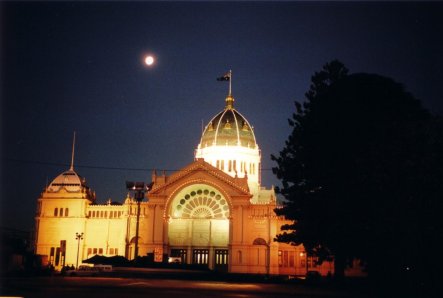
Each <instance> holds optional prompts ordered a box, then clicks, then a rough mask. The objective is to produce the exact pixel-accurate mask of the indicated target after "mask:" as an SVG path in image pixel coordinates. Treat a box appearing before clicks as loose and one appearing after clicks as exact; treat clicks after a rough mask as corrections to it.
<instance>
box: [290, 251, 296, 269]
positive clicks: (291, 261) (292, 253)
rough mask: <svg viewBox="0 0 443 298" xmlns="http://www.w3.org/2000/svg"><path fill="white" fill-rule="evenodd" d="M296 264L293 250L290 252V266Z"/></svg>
mask: <svg viewBox="0 0 443 298" xmlns="http://www.w3.org/2000/svg"><path fill="white" fill-rule="evenodd" d="M294 266H295V255H294V252H293V251H290V252H289V267H294Z"/></svg>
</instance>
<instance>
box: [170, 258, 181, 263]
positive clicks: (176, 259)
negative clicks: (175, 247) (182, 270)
mask: <svg viewBox="0 0 443 298" xmlns="http://www.w3.org/2000/svg"><path fill="white" fill-rule="evenodd" d="M181 262H182V258H180V257H169V258H168V263H170V264H171V263H172V264H181Z"/></svg>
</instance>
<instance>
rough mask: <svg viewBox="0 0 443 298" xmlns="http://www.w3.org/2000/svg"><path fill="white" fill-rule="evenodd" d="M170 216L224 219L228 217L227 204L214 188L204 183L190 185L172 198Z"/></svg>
mask: <svg viewBox="0 0 443 298" xmlns="http://www.w3.org/2000/svg"><path fill="white" fill-rule="evenodd" d="M171 216H172V217H173V218H184V219H187V218H189V219H211V218H213V219H226V218H229V205H228V202H227V200H226V198H225V197H224V196H223V195H222V194H221V193H220V192H219V191H218V190H216V189H215V188H213V187H211V186H209V185H204V184H199V185H192V186H190V187H186V188H185V189H183V190H182V191H180V193H178V194H177V196H176V197H175V198H174V200H173V202H172V206H171Z"/></svg>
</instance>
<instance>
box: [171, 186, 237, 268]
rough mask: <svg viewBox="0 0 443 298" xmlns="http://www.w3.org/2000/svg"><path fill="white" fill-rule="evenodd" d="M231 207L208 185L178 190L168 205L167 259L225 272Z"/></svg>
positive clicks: (226, 199) (219, 192)
mask: <svg viewBox="0 0 443 298" xmlns="http://www.w3.org/2000/svg"><path fill="white" fill-rule="evenodd" d="M230 209H231V208H230V204H229V201H228V198H226V197H225V196H224V195H223V193H222V192H221V191H219V190H218V189H216V188H215V187H213V186H211V185H207V184H193V185H189V186H186V187H184V188H183V189H181V190H180V191H179V192H178V193H177V194H175V195H174V197H173V198H172V199H171V203H170V205H169V220H168V243H169V248H170V255H171V256H174V257H180V258H181V259H182V261H185V262H186V263H188V264H200V265H202V266H208V267H209V268H210V269H216V270H227V266H228V244H229V217H230Z"/></svg>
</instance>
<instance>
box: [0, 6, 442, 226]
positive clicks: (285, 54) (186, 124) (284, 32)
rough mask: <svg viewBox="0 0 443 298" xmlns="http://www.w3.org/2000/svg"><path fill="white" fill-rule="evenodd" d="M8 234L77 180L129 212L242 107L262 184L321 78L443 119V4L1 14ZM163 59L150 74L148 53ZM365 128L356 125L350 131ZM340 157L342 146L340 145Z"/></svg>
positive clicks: (62, 9)
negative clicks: (351, 80)
mask: <svg viewBox="0 0 443 298" xmlns="http://www.w3.org/2000/svg"><path fill="white" fill-rule="evenodd" d="M1 9H2V12H1V13H2V16H1V20H2V24H1V27H2V30H3V31H2V33H1V42H2V44H1V46H2V57H1V70H2V78H1V82H2V96H1V98H2V107H1V119H2V153H1V155H2V166H1V168H2V187H1V188H2V206H1V211H2V223H1V225H2V226H3V227H10V228H17V229H22V230H30V229H31V228H32V227H33V224H34V215H35V206H36V202H37V198H38V197H39V194H40V192H41V191H42V190H43V188H44V187H45V185H46V183H50V182H51V181H52V179H54V178H55V177H56V176H57V175H59V174H60V173H61V172H63V171H65V170H67V169H68V168H69V163H70V161H71V146H72V137H73V132H74V131H76V132H77V143H76V151H75V169H76V171H77V172H78V173H79V174H80V175H81V176H83V177H85V178H86V179H87V181H88V185H89V186H90V187H91V188H92V189H93V190H95V191H96V193H97V198H98V202H100V203H104V202H106V200H107V199H109V198H112V200H115V201H120V202H122V201H123V199H124V197H125V196H126V193H127V191H126V189H125V181H126V180H139V181H150V179H151V178H150V177H151V172H152V169H159V170H162V169H164V170H168V171H171V170H178V169H180V168H182V167H184V166H186V165H187V164H189V163H190V162H192V161H193V157H194V150H195V148H196V146H197V144H198V143H199V140H200V136H201V130H202V121H203V122H204V123H205V124H206V123H207V122H208V121H209V120H210V119H211V118H212V117H213V116H214V115H215V114H216V113H218V112H220V111H221V110H222V109H223V107H224V99H225V97H226V95H227V92H228V84H227V83H226V82H218V81H216V78H217V77H219V76H221V75H223V74H224V73H226V72H227V71H228V70H229V69H232V72H233V82H232V90H233V95H234V98H235V100H236V101H235V105H234V106H235V107H236V109H237V110H238V111H239V112H240V113H242V114H243V115H244V116H245V117H246V119H248V121H249V122H250V123H251V125H253V126H254V128H255V135H256V138H257V142H258V144H259V146H260V148H261V152H262V164H263V181H262V182H263V183H262V184H263V185H264V186H267V187H270V186H271V185H278V181H277V180H276V178H275V177H274V176H273V174H272V172H271V170H270V169H271V168H272V167H273V166H275V164H274V163H273V162H272V161H271V160H270V154H278V152H279V151H280V150H281V149H282V148H283V146H284V141H285V140H286V138H287V136H288V135H289V133H290V127H289V125H288V122H287V119H288V118H290V117H291V114H292V112H293V111H294V101H295V100H299V101H302V100H303V99H304V93H305V92H306V91H307V90H308V89H309V84H310V78H311V76H312V74H313V73H314V72H315V71H319V70H320V69H321V67H322V66H323V65H324V64H325V63H326V62H329V61H331V60H333V59H339V60H341V61H342V62H343V63H344V64H345V65H346V66H347V67H348V68H349V69H350V72H351V73H353V72H369V73H377V74H380V75H385V76H388V77H391V78H393V79H394V80H396V81H398V82H401V83H403V84H404V85H405V87H406V89H407V90H408V91H410V92H411V93H412V94H413V95H415V96H416V97H417V98H419V99H421V100H422V102H423V104H424V106H425V107H427V108H428V109H430V110H431V111H433V112H434V113H439V114H443V103H442V101H443V88H442V86H443V17H442V16H443V3H442V2H431V3H425V4H422V3H411V2H406V3H399V2H386V3H374V2H372V3H370V2H369V3H362V2H352V3H349V2H344V3H336V2H334V3H333V2H329V3H328V2H321V3H320V2H307V3H303V2H280V3H271V2H269V3H264V2H241V3H239V2H192V3H184V2H177V3H171V2H166V3H165V2H163V3H159V2H131V3H129V2H95V3H90V2H84V3H74V2H48V3H36V2H26V3H16V2H14V3H4V2H3V3H1ZM148 53H151V54H153V55H154V56H155V57H156V58H157V62H156V64H155V66H153V67H150V68H148V67H146V66H145V65H144V64H143V57H144V55H145V54H148ZM351 125H352V124H351ZM331 146H333V144H331Z"/></svg>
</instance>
